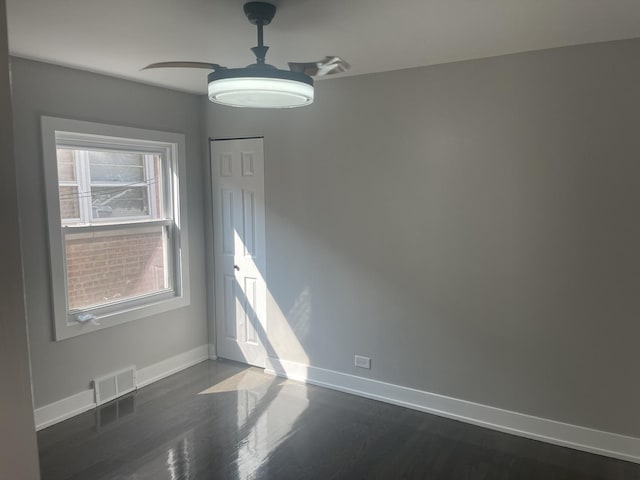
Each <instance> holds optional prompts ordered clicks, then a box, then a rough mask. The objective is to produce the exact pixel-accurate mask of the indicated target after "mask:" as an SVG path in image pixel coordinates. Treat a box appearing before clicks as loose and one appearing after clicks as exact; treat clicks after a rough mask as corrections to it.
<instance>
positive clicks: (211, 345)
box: [209, 343, 218, 360]
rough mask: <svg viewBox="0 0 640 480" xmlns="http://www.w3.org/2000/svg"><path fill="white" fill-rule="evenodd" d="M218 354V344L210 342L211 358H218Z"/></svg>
mask: <svg viewBox="0 0 640 480" xmlns="http://www.w3.org/2000/svg"><path fill="white" fill-rule="evenodd" d="M217 359H218V355H217V353H216V346H215V345H214V344H212V343H210V344H209V360H217Z"/></svg>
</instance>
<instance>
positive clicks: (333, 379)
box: [265, 358, 640, 463]
mask: <svg viewBox="0 0 640 480" xmlns="http://www.w3.org/2000/svg"><path fill="white" fill-rule="evenodd" d="M265 373H269V374H272V375H277V376H280V377H285V378H290V379H292V380H298V381H301V382H305V383H309V384H313V385H319V386H322V387H327V388H331V389H334V390H339V391H342V392H346V393H352V394H355V395H359V396H362V397H367V398H372V399H374V400H380V401H382V402H387V403H392V404H394V405H400V406H402V407H407V408H411V409H414V410H420V411H423V412H428V413H432V414H435V415H439V416H442V417H447V418H452V419H455V420H460V421H463V422H467V423H471V424H474V425H479V426H482V427H486V428H490V429H493V430H499V431H501V432H506V433H511V434H514V435H519V436H522V437H526V438H532V439H535V440H540V441H543V442H548V443H553V444H556V445H561V446H563V447H569V448H574V449H577V450H583V451H586V452H590V453H595V454H599V455H605V456H608V457H613V458H618V459H621V460H627V461H630V462H635V463H640V438H635V437H628V436H625V435H619V434H616V433H610V432H604V431H601V430H595V429H591V428H585V427H580V426H577V425H571V424H568V423H562V422H557V421H555V420H548V419H546V418H539V417H534V416H531V415H525V414H522V413H517V412H512V411H509V410H503V409H500V408H495V407H490V406H488V405H482V404H479V403H473V402H468V401H465V400H460V399H457V398H452V397H446V396H444V395H438V394H435V393H429V392H425V391H422V390H416V389H413V388H408V387H402V386H399V385H393V384H390V383H385V382H380V381H378V380H371V379H368V378H363V377H358V376H355V375H349V374H346V373H341V372H336V371H333V370H325V369H323V368H318V367H312V366H309V365H304V364H301V363H296V362H290V361H287V360H280V359H275V358H269V359H268V362H267V368H265Z"/></svg>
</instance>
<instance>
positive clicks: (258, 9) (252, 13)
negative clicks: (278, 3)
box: [244, 2, 276, 65]
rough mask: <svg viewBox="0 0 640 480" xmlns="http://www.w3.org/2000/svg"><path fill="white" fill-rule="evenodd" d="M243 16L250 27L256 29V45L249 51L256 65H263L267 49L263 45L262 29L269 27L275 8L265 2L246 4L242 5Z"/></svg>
mask: <svg viewBox="0 0 640 480" xmlns="http://www.w3.org/2000/svg"><path fill="white" fill-rule="evenodd" d="M244 14H245V15H246V16H247V18H248V19H249V22H250V23H251V24H252V25H255V26H256V27H257V28H258V45H257V46H256V47H253V48H252V49H251V51H252V52H253V54H254V55H255V56H256V63H257V64H258V65H264V60H265V57H266V56H267V50H269V47H266V46H265V45H264V35H263V27H264V26H265V25H269V24H270V23H271V20H273V17H274V15H275V14H276V7H275V5H272V4H270V3H267V2H248V3H245V4H244Z"/></svg>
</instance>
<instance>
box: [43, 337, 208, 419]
mask: <svg viewBox="0 0 640 480" xmlns="http://www.w3.org/2000/svg"><path fill="white" fill-rule="evenodd" d="M208 358H209V346H208V345H202V346H200V347H197V348H194V349H193V350H189V351H188V352H184V353H181V354H179V355H176V356H173V357H171V358H168V359H166V360H162V361H160V362H158V363H155V364H153V365H149V366H148V367H144V368H141V369H140V370H137V372H136V379H137V381H136V387H137V388H142V387H144V386H146V385H149V384H150V383H153V382H157V381H158V380H161V379H163V378H165V377H168V376H169V375H173V374H174V373H177V372H179V371H181V370H184V369H185V368H189V367H191V366H193V365H196V364H198V363H200V362H203V361H205V360H207V359H208ZM95 407H96V402H95V396H94V391H93V389H90V390H84V391H82V392H80V393H76V394H75V395H71V396H70V397H67V398H63V399H62V400H59V401H57V402H54V403H50V404H48V405H45V406H43V407H40V408H36V409H35V411H34V418H35V424H36V430H42V429H43V428H46V427H49V426H51V425H54V424H56V423H58V422H62V421H63V420H66V419H68V418H71V417H73V416H75V415H79V414H81V413H84V412H86V411H88V410H91V409H93V408H95Z"/></svg>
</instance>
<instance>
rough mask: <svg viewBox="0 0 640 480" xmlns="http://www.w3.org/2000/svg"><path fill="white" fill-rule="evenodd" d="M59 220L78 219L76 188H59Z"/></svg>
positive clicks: (78, 208) (78, 209)
mask: <svg viewBox="0 0 640 480" xmlns="http://www.w3.org/2000/svg"><path fill="white" fill-rule="evenodd" d="M59 192H60V218H61V219H62V221H63V222H64V221H65V220H74V219H79V218H80V203H79V201H78V187H67V186H62V185H61V186H60V187H59Z"/></svg>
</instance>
